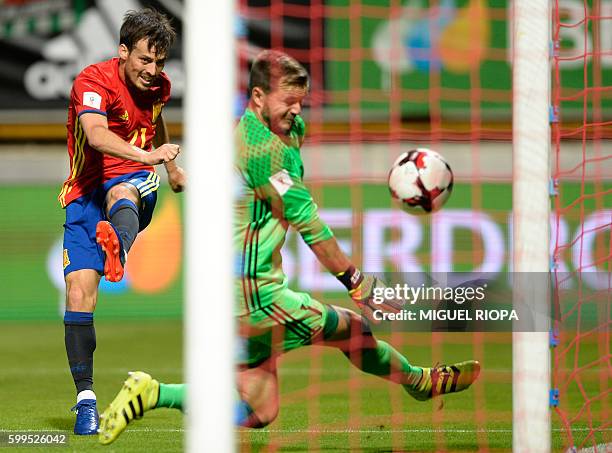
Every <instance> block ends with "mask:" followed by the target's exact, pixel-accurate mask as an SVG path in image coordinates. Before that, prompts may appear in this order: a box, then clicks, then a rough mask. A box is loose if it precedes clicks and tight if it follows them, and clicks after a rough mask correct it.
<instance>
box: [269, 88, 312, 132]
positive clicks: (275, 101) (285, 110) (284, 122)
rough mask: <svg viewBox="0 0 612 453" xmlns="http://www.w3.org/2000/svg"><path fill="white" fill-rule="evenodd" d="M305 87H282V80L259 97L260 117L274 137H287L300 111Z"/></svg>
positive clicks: (304, 95)
mask: <svg viewBox="0 0 612 453" xmlns="http://www.w3.org/2000/svg"><path fill="white" fill-rule="evenodd" d="M307 94H308V90H307V88H306V87H302V86H295V85H283V83H282V80H281V82H280V83H278V84H276V85H275V86H274V87H273V89H272V90H270V92H268V93H265V94H263V96H262V97H261V116H262V117H263V119H264V121H266V123H267V124H268V127H269V128H270V130H271V131H272V132H274V133H275V134H276V135H288V134H289V131H291V127H292V126H293V121H295V117H296V116H297V115H299V114H300V112H301V111H302V102H303V101H304V97H306V95H307Z"/></svg>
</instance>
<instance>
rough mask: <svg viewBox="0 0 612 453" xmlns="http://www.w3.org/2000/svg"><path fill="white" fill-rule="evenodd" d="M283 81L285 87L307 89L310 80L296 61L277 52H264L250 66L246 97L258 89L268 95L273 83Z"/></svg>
mask: <svg viewBox="0 0 612 453" xmlns="http://www.w3.org/2000/svg"><path fill="white" fill-rule="evenodd" d="M281 78H282V79H283V80H282V82H283V84H284V85H287V86H292V87H293V86H297V87H302V88H306V89H308V88H309V86H310V80H309V78H308V72H307V71H306V69H304V66H302V65H301V64H300V63H298V61H297V60H296V59H295V58H293V57H290V56H289V55H287V54H286V53H283V52H279V51H278V50H264V51H263V52H261V53H260V54H259V55H257V57H255V60H254V61H253V64H252V65H251V73H250V75H249V87H248V93H247V94H248V96H249V97H250V96H251V93H252V92H253V88H255V87H259V88H261V89H262V90H263V91H264V93H269V92H270V88H271V85H272V82H273V81H278V80H280V79H281Z"/></svg>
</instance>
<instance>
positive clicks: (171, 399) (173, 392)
mask: <svg viewBox="0 0 612 453" xmlns="http://www.w3.org/2000/svg"><path fill="white" fill-rule="evenodd" d="M185 389H186V384H162V383H160V384H159V399H158V400H157V405H156V406H155V407H168V408H170V409H179V410H180V411H182V410H183V407H184V405H183V401H184V400H185Z"/></svg>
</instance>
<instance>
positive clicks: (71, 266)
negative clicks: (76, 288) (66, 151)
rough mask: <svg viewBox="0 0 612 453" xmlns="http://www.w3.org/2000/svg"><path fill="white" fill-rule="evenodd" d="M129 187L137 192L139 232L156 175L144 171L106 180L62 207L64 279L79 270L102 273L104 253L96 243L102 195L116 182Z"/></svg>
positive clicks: (148, 212) (146, 221)
mask: <svg viewBox="0 0 612 453" xmlns="http://www.w3.org/2000/svg"><path fill="white" fill-rule="evenodd" d="M122 182H125V183H129V184H132V185H133V186H134V187H136V189H138V192H139V193H140V210H139V211H140V212H139V219H140V230H139V231H142V230H144V229H145V228H146V227H147V225H149V223H150V222H151V217H152V216H153V210H154V209H155V203H156V202H157V189H158V188H159V175H158V174H157V173H152V172H148V171H137V172H134V173H128V174H125V175H121V176H117V177H116V178H113V179H110V180H108V181H106V182H105V183H104V184H103V185H101V186H100V187H98V188H97V189H95V190H93V191H92V192H90V193H88V194H85V195H82V196H81V197H79V198H77V199H76V200H73V201H72V202H71V203H70V204H69V205H68V206H66V223H64V276H66V275H68V274H69V273H70V272H73V271H78V270H80V269H93V270H95V271H98V273H99V274H102V273H103V272H104V252H103V251H102V248H101V247H100V246H99V245H98V243H97V242H96V225H97V224H98V222H99V221H100V220H108V219H107V218H106V212H105V211H106V209H105V199H106V193H107V192H108V191H109V190H110V189H111V188H112V187H113V186H116V185H117V184H119V183H122Z"/></svg>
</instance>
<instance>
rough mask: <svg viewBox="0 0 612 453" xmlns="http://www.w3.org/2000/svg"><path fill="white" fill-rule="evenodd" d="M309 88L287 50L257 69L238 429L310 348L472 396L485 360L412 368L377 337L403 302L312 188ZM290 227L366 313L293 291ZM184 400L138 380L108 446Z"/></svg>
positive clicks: (111, 414) (245, 173)
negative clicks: (344, 239)
mask: <svg viewBox="0 0 612 453" xmlns="http://www.w3.org/2000/svg"><path fill="white" fill-rule="evenodd" d="M308 89H309V78H308V74H307V72H306V70H305V69H304V68H303V67H302V66H301V65H300V64H299V63H298V62H297V61H296V60H295V59H293V58H292V57H290V56H288V55H286V54H284V53H281V52H277V51H264V52H262V53H260V54H259V55H258V56H257V57H256V59H255V61H254V62H253V65H252V68H251V73H250V79H249V95H250V99H249V104H248V107H247V109H246V111H245V113H244V115H243V116H242V118H241V120H240V123H239V124H238V127H237V129H236V153H237V155H236V159H235V170H236V172H237V174H238V179H239V181H240V184H241V186H242V187H241V188H240V189H241V190H240V196H239V198H238V199H237V201H236V203H235V208H234V253H235V255H236V256H237V259H238V265H237V267H238V272H237V275H236V278H235V315H236V319H237V325H238V330H239V334H240V337H241V342H242V343H243V344H244V354H243V357H240V358H239V359H238V364H237V365H238V370H237V386H238V389H237V390H238V395H239V400H238V403H237V407H236V423H237V424H238V425H240V426H245V427H250V428H262V427H264V426H266V425H268V424H269V423H271V422H272V421H273V420H274V419H275V418H276V416H277V414H278V411H279V391H278V378H277V365H276V361H277V358H278V356H279V355H280V354H282V353H284V352H287V351H290V350H292V349H296V348H299V347H302V346H308V345H321V346H330V347H334V348H337V349H340V351H342V353H343V354H344V355H345V356H346V357H347V359H348V360H349V361H350V362H351V363H352V364H353V365H355V366H356V367H358V368H359V369H361V370H363V371H364V372H366V373H370V374H374V375H376V376H380V377H382V378H384V379H387V380H390V381H392V382H395V383H397V384H399V385H402V387H403V388H404V389H405V390H406V392H407V393H408V394H410V395H411V396H412V397H414V398H415V399H417V400H420V401H423V400H428V399H430V398H432V397H435V396H438V395H441V394H446V393H453V392H459V391H461V390H464V389H466V388H468V387H469V386H470V385H471V384H472V382H474V381H475V380H476V378H477V377H478V374H479V372H480V365H479V363H478V362H476V361H467V362H461V363H457V364H454V365H450V366H446V365H441V366H436V367H433V368H423V367H420V366H415V365H412V364H411V363H410V362H409V361H408V360H407V359H406V358H405V357H404V356H403V355H402V354H400V353H399V352H398V351H397V350H395V349H394V348H393V347H392V346H391V345H389V344H388V343H386V342H384V341H381V340H378V339H376V338H375V337H374V335H373V334H372V332H371V330H370V328H369V326H368V322H369V321H368V320H367V318H369V319H372V312H373V310H375V309H376V310H383V311H391V312H396V311H399V309H400V308H401V304H402V303H403V302H402V301H400V300H385V301H383V302H382V303H380V304H374V302H373V291H374V288H376V287H381V286H383V284H382V282H380V281H379V280H378V279H377V278H376V277H375V276H372V275H368V274H364V273H362V272H361V271H360V270H359V269H357V268H356V267H355V265H354V264H353V263H351V261H350V259H349V258H348V257H347V256H346V255H345V254H344V253H343V252H342V250H341V249H340V247H339V246H338V243H337V241H336V239H335V238H334V235H333V233H332V231H331V230H330V229H329V227H328V226H327V225H326V224H325V222H323V221H322V220H321V219H320V218H319V214H318V211H317V205H316V204H315V203H314V201H313V199H312V197H311V195H310V193H309V191H308V189H307V188H306V186H305V185H304V182H303V180H302V178H303V175H304V168H303V165H302V160H301V157H300V146H301V145H302V142H303V140H304V132H305V125H304V121H303V119H302V118H301V117H300V112H301V110H302V101H303V99H304V97H305V96H306V95H307V94H308ZM289 227H292V228H294V229H295V230H296V231H297V232H299V233H300V235H301V236H302V239H303V240H304V241H305V242H306V243H307V244H308V245H309V246H310V249H311V250H312V252H313V253H314V254H315V255H316V257H317V259H318V260H319V262H320V263H321V264H322V265H323V266H324V267H325V268H326V269H327V270H329V271H330V272H331V273H333V274H334V275H335V276H336V277H337V278H338V280H339V282H340V283H341V284H342V285H344V286H345V287H346V289H347V290H348V293H349V295H350V297H351V298H352V299H353V301H354V302H355V303H356V304H357V306H358V307H359V309H360V311H361V313H360V314H359V313H356V312H354V311H351V310H348V309H345V308H341V307H337V306H333V305H327V304H324V303H321V302H319V301H317V300H315V299H313V298H312V297H310V295H308V294H306V293H299V292H295V291H293V290H291V289H289V287H288V285H287V276H286V275H285V274H284V272H283V269H282V259H281V253H280V251H281V248H282V246H283V244H284V241H285V236H286V234H287V230H288V229H289ZM184 399H185V385H184V384H161V383H159V382H158V381H157V380H155V379H153V378H152V377H151V376H149V375H148V374H146V373H143V372H134V373H131V374H130V376H129V377H128V379H127V380H126V382H125V384H124V386H123V388H122V390H121V391H120V392H119V394H118V395H117V397H116V398H115V400H114V401H113V402H112V403H111V405H110V406H109V407H108V408H107V409H106V411H105V412H104V413H103V414H102V416H101V420H100V442H101V443H103V444H108V443H111V442H112V441H113V440H115V439H116V438H117V436H118V435H119V434H120V433H121V432H122V431H123V430H124V429H125V427H126V426H127V424H128V423H129V422H130V421H131V420H133V419H134V418H140V417H141V416H142V415H143V413H144V412H145V411H147V410H150V409H154V408H157V407H174V408H178V409H183V408H184V403H185V401H184Z"/></svg>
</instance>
